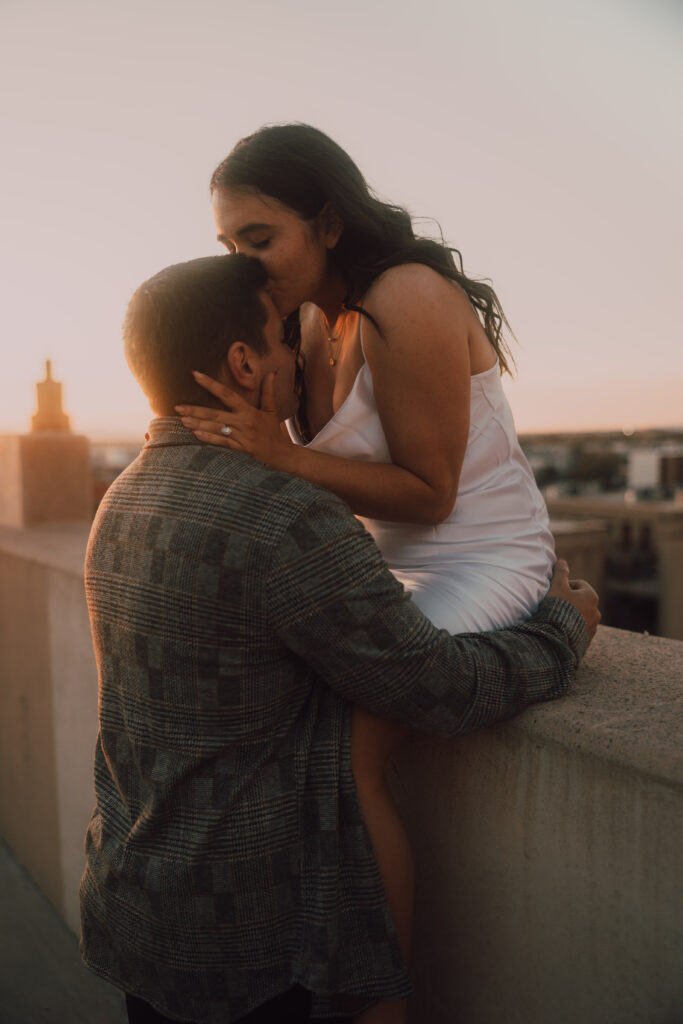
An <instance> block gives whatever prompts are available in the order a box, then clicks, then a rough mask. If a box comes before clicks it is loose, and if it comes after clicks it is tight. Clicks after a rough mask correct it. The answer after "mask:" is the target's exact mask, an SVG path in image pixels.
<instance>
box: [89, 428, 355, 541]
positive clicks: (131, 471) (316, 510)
mask: <svg viewBox="0 0 683 1024" xmlns="http://www.w3.org/2000/svg"><path fill="white" fill-rule="evenodd" d="M131 502H133V503H134V505H135V506H136V507H137V509H138V510H139V511H140V512H143V511H153V510H157V511H158V512H161V513H163V514H166V515H171V516H181V517H182V516H183V515H184V513H185V512H187V513H190V514H192V515H198V516H200V517H201V518H202V519H203V521H204V522H205V523H206V524H207V525H208V524H209V522H211V523H212V524H214V525H222V524H229V523H230V521H231V520H233V517H235V516H236V517H238V518H239V520H240V522H242V523H244V522H250V523H252V524H253V525H254V527H256V524H257V523H259V524H261V526H262V527H264V526H266V528H267V529H271V530H272V531H273V532H274V533H276V532H277V524H278V523H279V524H280V525H281V527H282V528H283V529H286V528H287V526H288V525H289V524H291V523H292V522H294V521H296V520H299V519H302V518H303V519H306V518H311V519H314V518H317V517H319V516H324V517H325V518H327V519H330V518H331V519H335V518H338V519H339V520H341V521H348V520H351V521H353V522H355V521H356V520H355V517H354V516H353V513H352V512H351V510H350V509H349V507H348V505H346V503H345V502H344V501H342V500H341V498H338V497H337V496H336V495H334V494H332V493H331V491H328V490H326V489H325V488H324V487H320V486H318V485H317V484H314V483H311V482H310V481H307V480H302V479H300V478H299V477H296V476H292V475H291V474H289V473H284V472H282V471H280V470H275V469H272V468H271V467H270V466H267V465H265V464H264V463H262V462H258V461H257V460H256V459H253V458H252V457H251V456H249V455H246V454H244V453H241V452H226V451H225V449H222V448H216V447H212V446H210V445H205V444H202V445H192V446H188V445H185V446H177V447H172V446H169V447H166V448H153V447H150V448H145V449H143V450H142V452H141V453H140V454H139V455H138V457H137V458H136V459H135V461H134V462H132V463H131V464H130V466H128V467H127V469H126V470H124V471H123V473H122V474H121V475H120V476H119V477H118V478H117V479H116V480H115V481H114V483H113V484H112V485H111V487H110V488H109V490H108V491H107V493H106V494H105V496H104V499H103V502H102V506H101V507H102V511H103V512H104V511H107V510H108V511H110V512H115V511H116V510H117V509H128V508H130V507H131ZM267 524H269V525H267Z"/></svg>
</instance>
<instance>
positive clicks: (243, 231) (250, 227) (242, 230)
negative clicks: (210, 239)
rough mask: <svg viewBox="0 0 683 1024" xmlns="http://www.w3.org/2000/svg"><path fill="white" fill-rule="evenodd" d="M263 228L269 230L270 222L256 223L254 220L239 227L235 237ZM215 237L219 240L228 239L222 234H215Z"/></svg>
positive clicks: (242, 236)
mask: <svg viewBox="0 0 683 1024" xmlns="http://www.w3.org/2000/svg"><path fill="white" fill-rule="evenodd" d="M264 228H265V229H266V230H270V224H261V223H257V222H256V221H254V223H253V224H245V225H244V227H242V228H240V229H239V231H237V232H236V235H235V236H236V237H237V238H244V236H245V235H248V234H249V232H250V231H258V230H263V229H264ZM216 238H217V239H218V241H219V242H227V241H228V239H227V236H226V235H223V234H221V235H216Z"/></svg>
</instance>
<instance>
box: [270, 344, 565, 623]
mask: <svg viewBox="0 0 683 1024" xmlns="http://www.w3.org/2000/svg"><path fill="white" fill-rule="evenodd" d="M361 345H362V339H361ZM288 428H289V432H290V435H291V437H292V440H294V441H295V442H297V443H299V444H300V443H301V438H300V437H299V436H298V434H297V432H296V430H295V428H294V425H293V424H292V423H291V422H289V423H288ZM308 447H309V448H313V449H315V450H316V451H321V452H327V453H329V454H331V455H339V456H342V457H343V458H347V459H363V460H366V461H370V462H391V457H390V454H389V448H388V445H387V439H386V437H385V434H384V430H383V428H382V422H381V420H380V418H379V414H378V412H377V408H376V405H375V394H374V388H373V382H372V374H371V373H370V368H369V366H368V364H367V361H366V362H364V364H363V366H362V367H361V369H360V370H359V371H358V376H357V377H356V380H355V382H354V385H353V388H352V390H351V392H350V394H349V395H348V397H347V399H346V401H345V402H344V404H343V405H342V406H341V408H340V409H339V410H338V411H337V413H335V415H334V416H333V417H332V419H331V420H329V421H328V423H326V424H325V426H324V427H323V428H322V430H321V431H320V432H319V433H318V434H316V436H315V437H314V438H313V440H312V441H311V442H310V443H309V445H308ZM361 522H362V523H363V524H364V525H365V527H366V529H367V530H368V531H369V532H370V533H371V534H372V536H373V537H374V539H375V541H376V543H377V545H378V546H379V548H380V550H381V552H382V554H383V555H384V557H385V559H386V561H387V563H388V565H389V568H390V569H391V570H392V572H393V573H394V575H395V576H396V577H397V578H398V579H399V580H400V581H401V582H402V583H403V584H404V586H405V587H406V589H407V590H409V591H410V592H411V594H412V597H413V600H414V601H415V603H416V604H417V605H418V606H419V607H420V608H421V609H422V611H423V612H424V613H425V614H426V615H427V616H428V617H429V618H430V619H431V620H432V622H434V624H435V625H436V626H439V627H441V628H444V629H448V630H449V631H450V632H452V633H463V632H479V631H480V630H484V629H496V628H498V627H500V626H510V625H513V624H514V623H516V622H520V621H522V620H523V619H525V618H528V617H529V615H531V614H532V613H533V611H534V609H535V608H536V606H537V604H538V603H539V601H540V600H541V598H542V597H543V596H544V595H545V592H546V590H547V589H548V581H549V579H550V575H551V572H552V566H553V563H554V561H555V553H554V545H553V538H552V535H551V533H550V528H549V525H548V514H547V511H546V507H545V503H544V501H543V498H542V496H541V494H540V492H539V490H538V488H537V486H536V482H535V480H534V477H533V473H532V472H531V469H530V467H529V464H528V463H527V461H526V459H525V457H524V454H523V453H522V450H521V448H520V446H519V442H518V441H517V436H516V433H515V427H514V423H513V420H512V413H511V411H510V407H509V405H508V402H507V399H506V397H505V394H504V392H503V388H502V384H501V378H500V371H499V368H498V365H497V364H496V365H495V366H493V367H492V368H491V369H490V370H486V371H485V372H484V373H479V374H476V375H475V376H473V377H472V382H471V400H470V429H469V435H468V439H467V450H466V452H465V459H464V463H463V467H462V472H461V474H460V483H459V486H458V497H457V500H456V503H455V507H454V509H453V511H452V513H451V515H450V516H449V518H448V519H447V520H446V521H445V522H443V523H440V524H439V525H438V526H418V525H413V524H406V523H391V522H385V521H382V520H378V519H361Z"/></svg>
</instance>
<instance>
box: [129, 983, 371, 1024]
mask: <svg viewBox="0 0 683 1024" xmlns="http://www.w3.org/2000/svg"><path fill="white" fill-rule="evenodd" d="M126 1010H127V1012H128V1024H181V1022H179V1021H176V1020H172V1019H171V1018H170V1017H164V1016H163V1014H161V1013H157V1011H156V1010H155V1009H154V1008H153V1007H152V1006H150V1005H149V1003H145V1002H143V1000H142V999H138V998H137V996H131V995H128V993H126ZM351 1021H352V1018H351V1017H337V1018H336V1019H335V1022H334V1024H351ZM235 1024H315V1021H314V1018H312V1017H311V993H310V992H308V991H307V990H306V989H305V988H302V987H301V985H295V986H294V988H290V990H289V991H288V992H283V994H282V995H281V996H276V997H275V999H269V1000H268V1002H267V1003H264V1004H263V1006H259V1007H257V1009H256V1010H252V1012H251V1013H248V1014H247V1016H246V1017H240V1019H239V1022H235ZM328 1024H332V1022H328Z"/></svg>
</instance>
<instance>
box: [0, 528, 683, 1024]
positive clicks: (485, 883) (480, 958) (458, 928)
mask: <svg viewBox="0 0 683 1024" xmlns="http://www.w3.org/2000/svg"><path fill="white" fill-rule="evenodd" d="M87 536H88V526H87V524H73V525H63V526H43V527H35V528H32V529H29V530H19V529H8V528H3V529H0V678H2V687H0V834H2V835H3V836H4V838H5V840H6V841H7V843H8V844H9V846H10V847H11V849H12V851H13V853H14V856H15V857H16V858H17V860H18V861H19V862H20V863H21V864H23V865H24V867H25V868H26V869H27V870H28V871H29V873H30V874H31V876H32V877H33V878H34V879H35V881H36V882H37V883H38V885H39V886H40V888H41V889H42V891H43V892H44V893H45V894H46V895H47V897H48V899H49V900H50V901H51V902H52V904H53V905H54V906H55V907H56V909H57V910H58V912H59V913H60V914H61V916H62V917H63V918H64V920H65V921H66V922H67V923H68V924H69V926H70V927H71V928H72V930H74V931H77V930H78V903H77V886H78V880H79V877H80V874H81V871H82V867H83V837H84V833H85V828H86V824H87V821H88V818H89V816H90V812H91V807H92V802H93V796H92V781H91V780H92V757H93V749H94V743H95V736H96V727H97V726H96V722H97V675H96V669H95V663H94V657H93V653H92V648H91V642H90V633H89V625H88V617H87V609H86V604H85V596H84V593H83V568H82V567H83V560H84V555H85V547H86V542H87ZM682 725H683V643H681V642H677V641H672V640H662V639H659V638H657V637H647V636H640V635H637V634H634V633H626V632H623V631H619V630H614V629H607V628H601V629H600V630H599V631H598V636H597V638H596V640H595V641H594V643H593V645H592V646H591V648H590V650H589V652H588V655H587V657H586V659H585V661H584V662H583V664H582V666H581V669H580V671H579V674H578V677H577V679H576V680H575V682H574V684H573V686H572V688H571V692H570V695H569V696H567V697H565V698H564V699H562V700H560V701H556V702H554V703H552V704H544V705H539V706H537V707H535V708H532V709H529V710H528V711H527V712H525V713H524V714H523V715H520V716H519V717H518V718H516V719H514V720H512V721H510V722H507V723H503V724H501V725H499V726H496V727H495V728H492V729H488V730H485V731H481V732H479V733H477V734H476V735H473V736H468V737H463V738H462V739H458V740H435V739H434V738H427V737H418V738H415V740H414V741H411V742H410V743H409V744H407V745H406V747H405V748H404V749H402V750H401V751H400V752H399V754H398V755H397V757H396V758H395V760H394V762H393V765H392V770H391V773H390V774H391V778H392V783H393V787H394V790H395V792H396V794H397V799H398V801H399V804H400V805H401V808H402V813H403V815H404V819H405V821H406V825H407V828H408V830H409V832H410V834H411V839H412V844H413V849H414V853H415V862H416V920H415V941H414V949H415V956H414V964H413V968H412V969H413V973H414V977H415V980H416V985H417V996H416V999H415V1005H414V1007H413V1018H412V1019H413V1021H414V1022H416V1024H417V1022H419V1024H453V1022H454V1021H456V1020H462V1021H463V1022H464V1021H466V1022H467V1024H491V1022H493V1021H500V1022H501V1024H550V1022H552V1024H577V1022H578V1021H581V1022H582V1024H617V1022H618V1024H646V1022H647V1024H680V1021H681V1020H683V969H682V965H683V856H682V855H681V851H682V850H683V751H682V750H681V742H680V736H681V726H682Z"/></svg>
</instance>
